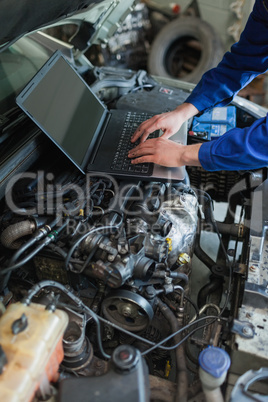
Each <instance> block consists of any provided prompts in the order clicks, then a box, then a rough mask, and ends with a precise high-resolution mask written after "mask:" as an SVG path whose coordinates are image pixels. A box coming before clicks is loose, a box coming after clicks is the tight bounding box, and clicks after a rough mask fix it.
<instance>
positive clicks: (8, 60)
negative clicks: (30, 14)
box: [0, 37, 51, 114]
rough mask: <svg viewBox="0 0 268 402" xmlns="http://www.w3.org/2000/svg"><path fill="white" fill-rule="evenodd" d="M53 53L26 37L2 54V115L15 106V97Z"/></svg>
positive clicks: (0, 76)
mask: <svg viewBox="0 0 268 402" xmlns="http://www.w3.org/2000/svg"><path fill="white" fill-rule="evenodd" d="M50 55H51V53H50V52H49V51H48V50H47V49H45V48H44V47H43V46H41V45H40V44H39V43H36V42H35V41H34V40H33V39H31V38H30V37H25V38H22V39H20V40H19V41H17V42H16V43H14V44H13V45H12V46H10V47H9V48H8V49H7V50H5V51H3V52H2V53H0V88H1V90H0V113H1V114H3V113H5V112H6V111H7V110H9V109H10V108H11V107H13V106H15V97H16V95H17V94H18V93H19V92H20V91H21V89H22V88H23V87H24V86H25V85H26V84H27V83H28V81H29V80H30V79H31V78H32V77H33V76H34V75H35V74H36V73H37V71H38V70H39V69H40V67H42V65H43V64H44V63H45V62H46V60H47V59H48V58H49V57H50Z"/></svg>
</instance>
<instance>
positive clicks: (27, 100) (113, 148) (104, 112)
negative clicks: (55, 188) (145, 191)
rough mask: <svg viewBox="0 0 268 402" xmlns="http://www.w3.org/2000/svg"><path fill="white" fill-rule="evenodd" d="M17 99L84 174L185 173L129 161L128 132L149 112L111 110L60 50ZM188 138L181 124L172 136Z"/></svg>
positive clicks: (172, 176) (152, 176)
mask: <svg viewBox="0 0 268 402" xmlns="http://www.w3.org/2000/svg"><path fill="white" fill-rule="evenodd" d="M16 102H17V104H18V106H19V107H20V108H21V109H22V110H23V111H24V112H25V113H26V114H27V115H28V116H29V117H30V118H31V119H32V120H33V121H34V122H35V123H36V124H37V125H38V126H39V128H40V129H41V130H42V131H43V132H44V133H45V134H46V135H47V136H48V137H49V138H50V139H51V140H52V141H53V142H54V143H55V144H56V145H57V146H58V148H59V149H60V150H61V151H62V152H63V153H64V154H65V155H66V157H68V158H69V159H70V160H71V161H72V163H73V164H74V165H75V166H76V167H77V168H78V169H79V170H80V171H81V172H82V173H87V172H89V173H98V174H99V173H105V174H110V175H113V176H115V177H119V178H120V177H121V178H125V179H126V178H131V179H132V180H133V179H135V178H137V180H146V179H148V180H161V181H162V180H176V181H181V180H183V179H184V178H185V168H184V167H179V168H166V167H163V166H159V165H156V164H152V163H147V164H138V165H132V164H131V163H130V160H129V158H127V157H126V158H125V157H124V153H126V155H127V153H128V149H129V148H130V147H131V146H132V147H133V144H132V145H131V143H130V139H129V138H125V137H126V136H127V135H128V134H126V132H127V131H128V130H131V131H132V133H133V132H134V131H135V129H136V128H137V127H138V125H139V124H140V123H141V122H142V121H144V120H146V119H147V118H149V117H150V116H148V115H146V113H142V112H141V113H139V112H137V111H135V112H134V111H133V112H131V111H126V110H118V109H114V110H110V111H109V110H108V108H107V107H106V105H104V104H103V103H102V102H101V101H100V99H99V98H98V97H97V96H96V95H95V94H94V92H93V91H92V90H91V88H90V87H89V86H88V85H87V84H86V82H85V81H84V80H83V79H82V78H81V76H80V75H79V74H78V73H77V72H76V70H75V69H74V68H73V67H72V66H71V64H70V63H69V62H68V61H67V60H66V59H65V57H64V56H63V54H62V53H61V52H60V51H56V52H55V53H54V54H53V55H52V56H51V58H50V59H49V60H48V61H47V62H46V63H45V64H44V66H43V67H42V68H41V69H40V70H39V71H38V73H37V74H36V75H35V76H34V77H33V78H32V80H31V81H30V82H29V83H28V84H27V86H26V87H25V88H24V89H23V90H22V92H21V93H20V94H19V95H18V96H17V98H16ZM154 135H156V136H159V135H161V133H160V131H158V132H155V133H154ZM186 138H187V127H186V124H185V125H184V126H183V127H182V128H181V129H180V130H179V132H178V133H177V134H175V136H174V137H172V139H173V140H174V141H176V142H179V143H182V144H185V143H186ZM122 160H123V162H122Z"/></svg>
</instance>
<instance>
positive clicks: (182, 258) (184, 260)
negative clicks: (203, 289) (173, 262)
mask: <svg viewBox="0 0 268 402" xmlns="http://www.w3.org/2000/svg"><path fill="white" fill-rule="evenodd" d="M190 260H191V257H190V256H189V254H187V253H181V254H179V256H178V258H177V263H178V264H179V265H184V264H188V262H190Z"/></svg>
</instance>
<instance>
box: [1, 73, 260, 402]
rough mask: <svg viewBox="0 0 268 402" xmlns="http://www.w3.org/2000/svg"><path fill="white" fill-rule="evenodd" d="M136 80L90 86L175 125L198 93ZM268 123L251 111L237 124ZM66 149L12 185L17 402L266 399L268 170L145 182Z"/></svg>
mask: <svg viewBox="0 0 268 402" xmlns="http://www.w3.org/2000/svg"><path fill="white" fill-rule="evenodd" d="M122 71H123V70H122ZM122 71H120V70H118V69H116V70H115V69H113V68H112V67H109V68H95V69H94V71H91V72H90V73H87V74H86V75H85V79H86V80H87V81H88V83H89V84H90V85H91V87H92V88H93V89H94V91H95V93H96V94H97V95H98V96H99V97H100V98H101V99H102V100H103V101H104V102H105V103H106V104H107V105H109V107H111V108H112V107H117V108H128V107H129V106H130V105H131V107H132V108H136V109H137V110H140V109H142V110H148V111H150V112H154V113H158V112H159V113H160V111H161V110H163V104H165V107H166V110H171V109H172V108H174V107H175V105H176V104H178V103H180V102H183V101H184V99H186V97H187V95H188V90H184V89H180V88H175V87H170V86H169V85H166V83H163V82H157V81H155V80H153V79H152V78H151V77H149V76H148V75H147V74H146V73H145V72H144V71H139V72H138V73H134V72H133V71H130V70H128V71H126V72H124V73H123V72H122ZM156 94H157V95H158V96H157V97H156ZM255 118H256V116H255V115H254V112H250V111H247V110H246V109H245V107H240V106H238V105H237V121H238V124H240V125H241V126H243V125H247V124H249V123H250V122H251V121H252V120H254V119H255ZM7 120H8V117H7ZM18 121H20V120H18ZM5 124H6V125H5ZM29 124H30V123H29ZM189 124H190V123H189ZM189 128H190V127H189ZM11 129H12V130H13V129H14V128H13V127H12V128H10V127H9V125H8V121H7V122H6V123H5V122H3V125H2V134H5V133H8V130H11ZM189 140H190V141H195V140H196V138H189ZM43 146H44V149H46V148H45V146H46V144H43ZM25 149H26V148H25ZM30 152H31V151H30ZM57 152H58V150H56V149H51V148H50V151H49V158H48V154H46V152H43V154H42V155H41V156H40V158H39V159H38V161H36V160H34V161H33V164H32V166H31V168H30V169H27V170H24V171H22V172H16V173H15V174H14V173H13V174H12V170H11V169H9V171H8V172H9V175H7V176H8V179H7V178H5V193H4V196H3V198H2V200H1V206H2V208H1V210H2V214H1V221H0V228H1V238H0V241H1V278H0V279H1V281H0V286H1V304H0V307H1V317H0V322H1V330H0V345H1V347H0V355H1V358H0V373H1V379H2V381H3V388H2V389H3V391H2V394H3V395H4V396H3V398H4V399H3V400H21V401H26V400H35V401H39V400H40V401H44V400H51V401H53V400H57V401H64V402H66V401H67V402H68V401H73V400H76V401H85V400H90V401H107V400H115V399H116V400H118V401H126V399H128V400H129V401H149V400H152V401H201V400H204V397H206V398H207V400H215V401H216V400H217V401H220V400H224V399H223V398H225V400H232V401H240V400H241V401H242V400H243V401H250V400H264V399H261V398H262V397H263V395H267V377H268V373H267V361H268V351H267V347H265V344H266V334H267V322H268V309H267V300H268V299H267V298H268V291H267V285H268V269H267V244H266V243H267V238H266V237H267V236H266V229H267V219H268V215H267V213H268V211H267V206H266V204H267V203H266V198H267V196H266V194H267V191H268V188H267V170H266V169H262V170H260V171H256V172H228V173H227V172H216V173H209V172H205V171H203V170H202V169H201V168H189V169H188V174H187V176H186V178H185V180H184V181H182V182H172V181H171V182H150V181H140V182H135V181H133V182H130V181H124V180H117V179H115V178H114V177H111V176H109V175H99V176H98V175H94V176H91V175H89V174H87V175H81V174H80V173H79V172H77V171H76V170H75V169H74V168H73V167H70V166H69V165H68V161H66V160H65V159H64V157H63V156H61V155H60V156H59V154H58V153H57ZM12 157H13V156H12V155H10V158H12ZM13 165H14V164H13ZM8 166H10V165H8ZM11 166H12V164H11ZM2 181H3V182H4V179H3V178H2ZM222 207H223V210H224V212H221V217H220V219H219V218H217V219H216V218H215V216H216V214H218V212H217V211H218V209H219V208H222ZM220 211H222V209H220ZM207 236H208V239H209V240H208V242H211V244H212V249H213V250H212V251H211V250H210V251H206V247H205V246H204V239H205V238H207ZM202 272H205V274H202ZM201 275H202V277H203V283H202V284H201V279H200V278H201ZM211 368H213V370H214V372H215V370H216V371H217V373H218V374H217V377H215V376H213V375H211V372H210V371H211ZM227 373H228V374H227ZM226 374H227V379H226ZM255 383H256V384H255ZM222 384H224V385H223V386H222ZM3 392H4V393H3ZM257 393H258V395H257ZM2 394H1V395H2ZM259 394H261V395H259ZM18 395H19V397H18ZM12 398H14V399H12ZM16 398H17V399H16ZM211 398H214V399H211ZM242 398H243V399H242ZM258 398H260V399H258Z"/></svg>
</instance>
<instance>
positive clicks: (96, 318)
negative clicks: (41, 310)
mask: <svg viewBox="0 0 268 402" xmlns="http://www.w3.org/2000/svg"><path fill="white" fill-rule="evenodd" d="M45 287H55V288H57V289H59V290H61V291H62V292H63V293H65V294H66V295H67V296H68V297H69V298H70V299H71V300H72V301H73V302H74V303H75V304H76V305H77V306H78V308H79V309H80V311H82V312H84V313H86V314H88V315H90V316H91V317H92V319H93V320H94V322H95V324H96V327H97V331H96V332H97V342H98V346H99V349H100V352H101V354H102V355H103V357H105V358H106V359H110V357H111V356H110V355H108V354H107V353H106V352H105V351H104V349H103V346H102V340H101V328H100V322H103V323H105V324H107V325H109V326H111V327H113V328H115V329H117V330H119V331H121V332H124V333H125V334H127V335H129V336H131V337H134V338H135V339H138V340H140V341H142V342H144V343H147V344H148V345H150V346H151V348H150V349H147V350H146V351H144V352H143V353H142V355H146V354H148V353H150V352H151V351H153V350H154V349H157V348H160V349H163V350H168V351H170V350H173V349H175V348H176V347H177V346H179V345H180V344H181V343H183V342H184V341H185V340H186V339H187V338H188V337H189V336H191V335H192V334H193V333H195V332H196V331H197V330H199V329H202V328H205V327H206V326H208V325H210V324H212V323H213V322H214V321H216V320H218V319H219V317H218V316H206V317H202V318H199V319H197V320H195V321H193V322H192V323H190V324H187V325H185V326H184V327H182V328H180V329H179V330H178V331H176V332H174V333H172V334H170V335H169V336H167V337H166V338H164V339H163V340H161V341H160V342H158V343H154V342H151V341H149V340H148V339H145V338H143V337H141V336H139V335H137V334H135V333H132V332H130V331H128V330H125V329H124V328H121V327H120V326H119V325H117V324H114V323H112V322H110V321H108V320H106V319H105V318H103V317H100V316H99V315H98V314H96V313H94V312H93V311H92V310H91V309H90V308H89V307H88V306H87V305H85V304H84V303H83V302H82V300H80V299H79V298H78V297H77V296H75V295H74V294H73V293H72V292H71V291H70V290H68V289H67V288H65V286H64V285H62V284H60V283H58V282H55V281H51V280H45V281H42V282H39V283H37V284H35V285H34V286H33V287H32V288H31V289H30V291H29V293H28V295H27V296H26V297H25V298H24V299H23V300H22V303H24V304H26V305H29V304H30V303H31V300H32V298H33V297H34V296H35V295H36V294H37V293H38V292H39V291H40V290H42V289H43V288H45ZM210 319H211V320H212V321H211V322H209V323H205V324H203V325H201V326H198V327H197V328H194V330H192V331H191V332H190V333H189V334H187V335H186V336H185V337H184V338H183V339H182V340H181V341H180V342H179V344H178V343H177V344H175V345H172V346H163V344H164V343H166V342H168V341H169V340H170V339H172V338H173V337H174V336H175V335H177V334H180V333H181V332H183V331H185V330H187V329H189V328H191V327H192V326H193V325H195V324H199V323H200V322H202V321H204V320H210Z"/></svg>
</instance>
